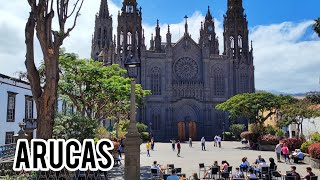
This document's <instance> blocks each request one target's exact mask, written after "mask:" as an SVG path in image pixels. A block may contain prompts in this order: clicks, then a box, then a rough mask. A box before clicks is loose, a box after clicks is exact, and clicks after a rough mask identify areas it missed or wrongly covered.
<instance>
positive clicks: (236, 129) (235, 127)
mask: <svg viewBox="0 0 320 180" xmlns="http://www.w3.org/2000/svg"><path fill="white" fill-rule="evenodd" d="M243 130H244V125H243V124H232V125H231V126H230V131H231V133H232V134H233V135H234V136H235V137H236V138H239V136H240V133H241V132H242V131H243Z"/></svg>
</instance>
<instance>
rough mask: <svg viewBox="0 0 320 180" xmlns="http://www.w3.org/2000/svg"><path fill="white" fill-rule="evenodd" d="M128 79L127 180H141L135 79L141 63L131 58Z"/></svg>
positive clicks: (128, 60)
mask: <svg viewBox="0 0 320 180" xmlns="http://www.w3.org/2000/svg"><path fill="white" fill-rule="evenodd" d="M124 65H125V67H126V69H127V71H128V77H130V78H131V96H130V101H131V104H130V125H129V129H128V133H127V135H126V139H125V140H124V144H125V147H126V156H125V171H124V177H125V180H139V179H140V145H141V143H142V141H141V139H140V134H139V132H138V128H137V126H136V95H135V85H136V80H135V78H137V77H138V68H139V66H140V62H138V61H137V60H136V59H134V58H133V56H132V55H131V56H129V58H128V59H127V61H126V63H125V64H124Z"/></svg>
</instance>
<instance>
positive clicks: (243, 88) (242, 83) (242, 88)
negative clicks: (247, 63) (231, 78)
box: [239, 68, 249, 93]
mask: <svg viewBox="0 0 320 180" xmlns="http://www.w3.org/2000/svg"><path fill="white" fill-rule="evenodd" d="M248 83H249V82H248V74H247V72H246V70H245V69H244V68H243V69H241V70H240V80H239V92H240V93H245V92H248Z"/></svg>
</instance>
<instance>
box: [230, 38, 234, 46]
mask: <svg viewBox="0 0 320 180" xmlns="http://www.w3.org/2000/svg"><path fill="white" fill-rule="evenodd" d="M230 47H231V49H234V37H233V36H230Z"/></svg>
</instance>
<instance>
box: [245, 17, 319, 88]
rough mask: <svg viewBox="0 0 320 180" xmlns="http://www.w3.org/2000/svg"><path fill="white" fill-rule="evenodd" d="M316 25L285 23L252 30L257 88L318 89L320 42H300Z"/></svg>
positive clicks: (310, 22) (309, 23)
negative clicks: (308, 30) (310, 28)
mask: <svg viewBox="0 0 320 180" xmlns="http://www.w3.org/2000/svg"><path fill="white" fill-rule="evenodd" d="M312 23H313V22H312V21H306V22H301V23H292V22H284V23H281V24H274V25H268V26H258V27H255V28H253V29H252V30H251V36H250V37H251V39H252V40H253V42H254V43H253V45H254V57H255V61H254V64H255V79H256V88H257V89H264V90H278V91H283V92H305V91H310V90H317V85H318V84H317V83H318V78H319V75H320V71H319V69H320V55H319V53H318V52H319V49H320V41H319V40H313V41H299V40H300V39H302V38H303V36H304V35H305V32H306V30H307V28H308V27H310V26H311V25H312Z"/></svg>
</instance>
